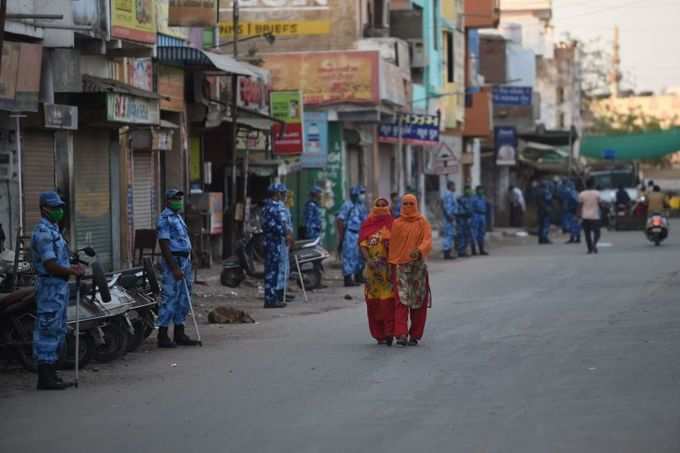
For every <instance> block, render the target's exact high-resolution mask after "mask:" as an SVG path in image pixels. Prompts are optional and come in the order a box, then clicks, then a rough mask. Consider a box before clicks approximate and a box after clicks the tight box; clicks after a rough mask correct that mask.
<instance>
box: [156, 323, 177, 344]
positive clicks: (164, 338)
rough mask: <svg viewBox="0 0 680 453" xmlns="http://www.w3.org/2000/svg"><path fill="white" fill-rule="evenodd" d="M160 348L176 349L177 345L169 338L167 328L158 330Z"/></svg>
mask: <svg viewBox="0 0 680 453" xmlns="http://www.w3.org/2000/svg"><path fill="white" fill-rule="evenodd" d="M158 347H159V348H174V347H177V345H176V344H175V343H174V342H173V341H172V340H171V339H170V337H169V336H168V328H167V327H159V328H158Z"/></svg>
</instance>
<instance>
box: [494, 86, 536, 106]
mask: <svg viewBox="0 0 680 453" xmlns="http://www.w3.org/2000/svg"><path fill="white" fill-rule="evenodd" d="M532 94H533V89H532V87H513V86H495V87H493V104H494V105H512V106H517V107H529V106H531V105H532V97H533V96H532Z"/></svg>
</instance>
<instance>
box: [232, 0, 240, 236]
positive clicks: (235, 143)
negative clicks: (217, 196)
mask: <svg viewBox="0 0 680 453" xmlns="http://www.w3.org/2000/svg"><path fill="white" fill-rule="evenodd" d="M233 21H234V43H233V53H234V59H235V60H238V36H239V0H234V6H233ZM237 97H238V76H237V75H235V74H234V75H232V77H231V156H232V157H231V197H230V199H231V228H230V230H231V238H230V241H231V244H234V243H235V242H236V220H235V219H236V191H237V190H238V187H237V184H236V170H237V169H236V154H237V152H236V148H237V146H238V99H237Z"/></svg>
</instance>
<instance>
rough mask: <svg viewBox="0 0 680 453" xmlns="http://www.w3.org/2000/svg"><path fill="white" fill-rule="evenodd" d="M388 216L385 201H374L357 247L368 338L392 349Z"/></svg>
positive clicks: (392, 328) (386, 202) (389, 225)
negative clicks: (362, 269) (363, 263)
mask: <svg viewBox="0 0 680 453" xmlns="http://www.w3.org/2000/svg"><path fill="white" fill-rule="evenodd" d="M391 228H392V214H391V212H390V208H389V202H388V201H387V199H385V198H378V199H377V200H376V202H375V206H374V208H373V210H372V211H371V214H370V215H369V216H368V218H367V219H366V220H365V221H364V223H363V224H362V225H361V229H360V230H359V247H360V250H361V254H362V255H363V256H364V261H365V262H366V267H365V269H364V278H365V280H366V285H365V287H364V295H365V297H366V311H367V313H368V327H369V330H370V331H371V336H372V337H373V338H375V339H376V340H377V341H378V344H386V345H388V346H392V341H393V339H394V332H393V330H394V295H393V291H392V282H391V280H390V270H389V265H388V264H387V254H388V250H389V241H390V230H391Z"/></svg>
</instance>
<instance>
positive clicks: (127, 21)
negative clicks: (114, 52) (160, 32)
mask: <svg viewBox="0 0 680 453" xmlns="http://www.w3.org/2000/svg"><path fill="white" fill-rule="evenodd" d="M111 37H112V38H118V39H125V40H129V41H137V42H141V43H148V44H155V43H156V3H155V2H154V1H153V0H112V2H111Z"/></svg>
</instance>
